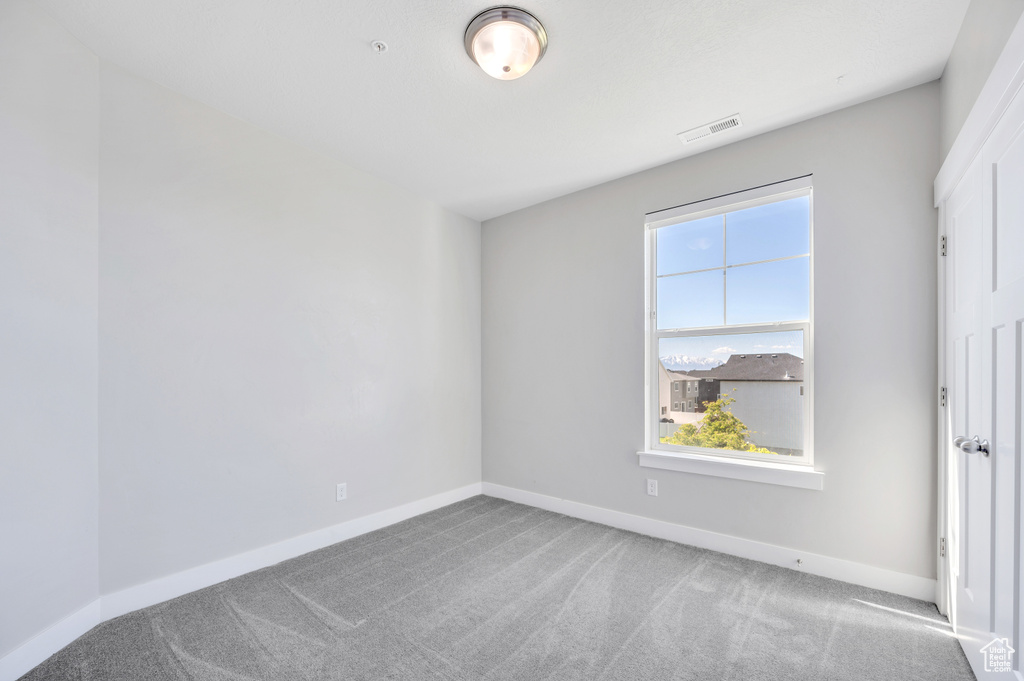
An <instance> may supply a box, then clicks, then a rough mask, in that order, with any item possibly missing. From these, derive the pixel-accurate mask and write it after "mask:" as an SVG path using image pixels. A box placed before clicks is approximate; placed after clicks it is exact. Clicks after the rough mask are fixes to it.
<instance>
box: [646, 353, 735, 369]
mask: <svg viewBox="0 0 1024 681" xmlns="http://www.w3.org/2000/svg"><path fill="white" fill-rule="evenodd" d="M661 363H662V364H664V365H665V368H666V369H668V370H669V371H694V370H696V369H714V368H715V367H717V366H722V362H721V361H719V360H717V359H715V358H713V357H690V356H689V355H668V356H666V357H662V358H661Z"/></svg>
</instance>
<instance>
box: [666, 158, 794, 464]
mask: <svg viewBox="0 0 1024 681" xmlns="http://www.w3.org/2000/svg"><path fill="white" fill-rule="evenodd" d="M648 227H649V229H650V239H651V243H650V254H651V266H650V269H649V271H650V273H651V280H650V282H649V283H650V297H651V301H652V306H651V307H652V314H651V315H650V320H651V321H650V329H649V333H648V336H649V339H650V342H651V349H650V351H649V353H648V356H649V357H650V358H651V359H652V362H653V365H652V366H651V367H649V371H650V372H651V380H650V384H651V387H652V399H651V403H652V404H653V405H656V406H655V407H654V408H653V409H651V410H650V412H651V414H650V418H651V429H652V437H651V440H652V442H651V445H652V446H653V447H654V448H656V449H670V450H673V449H674V450H680V451H694V452H696V453H703V454H708V453H710V454H717V455H726V456H739V457H745V458H756V459H769V460H776V461H786V462H789V463H810V457H809V451H808V444H809V443H808V440H809V434H810V369H811V367H810V360H811V357H810V354H811V352H810V340H811V339H810V331H811V329H810V309H811V305H810V300H811V290H810V282H811V276H810V272H811V188H810V178H802V179H799V180H791V181H788V182H785V183H780V184H778V185H772V186H769V187H762V188H758V189H756V190H751V191H749V192H742V193H739V194H734V195H731V196H729V197H726V198H724V199H716V200H714V201H708V202H701V203H696V204H691V205H690V206H686V207H683V208H680V209H672V210H670V211H662V212H661V213H655V214H652V215H650V216H648ZM783 457H784V458H783Z"/></svg>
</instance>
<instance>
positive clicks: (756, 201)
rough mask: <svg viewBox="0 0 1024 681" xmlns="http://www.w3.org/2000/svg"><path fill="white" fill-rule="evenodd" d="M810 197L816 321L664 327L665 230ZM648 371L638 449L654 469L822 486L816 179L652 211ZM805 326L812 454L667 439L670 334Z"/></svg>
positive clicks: (648, 227)
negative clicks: (662, 374) (663, 406)
mask: <svg viewBox="0 0 1024 681" xmlns="http://www.w3.org/2000/svg"><path fill="white" fill-rule="evenodd" d="M798 196H807V197H808V199H809V202H810V216H809V217H810V225H809V231H810V234H809V242H808V244H809V254H810V255H809V257H808V260H809V263H808V272H809V281H808V289H809V297H810V299H809V300H808V319H807V320H806V321H794V322H771V323H765V324H744V325H730V326H714V327H702V328H686V329H662V330H659V329H658V324H657V319H656V317H655V314H654V311H655V310H656V304H657V276H656V273H657V267H656V266H657V263H656V254H657V252H656V248H655V239H656V236H655V234H656V232H657V230H658V229H659V228H661V227H668V226H670V225H675V224H679V223H680V222H689V221H692V220H698V219H701V218H705V217H710V216H713V215H721V214H723V213H726V212H734V211H737V210H743V209H745V208H753V207H755V206H760V205H765V204H768V203H775V202H777V201H784V200H786V199H791V198H796V197H798ZM644 227H645V240H644V243H645V255H646V258H645V261H646V267H645V270H646V271H645V278H646V286H645V287H644V291H645V310H646V323H645V340H646V343H645V348H646V350H645V363H644V366H645V371H644V385H645V387H646V391H645V393H646V398H645V401H646V407H645V410H644V412H645V423H644V433H645V435H644V451H642V452H638V455H639V460H640V465H641V466H644V467H649V468H661V469H667V470H677V471H684V472H690V473H700V474H704V475H714V476H719V477H728V478H736V479H742V480H753V481H757V482H766V483H772V484H780V485H788V486H793V487H802V488H806V489H819V490H820V489H822V487H823V475H822V473H821V472H820V471H816V470H814V468H813V465H814V399H813V396H814V387H813V386H814V342H813V332H814V193H813V185H812V182H811V176H810V175H808V176H805V177H799V178H795V179H792V180H786V181H783V182H778V183H773V184H769V185H765V186H762V187H756V188H754V189H748V190H745V191H740V192H735V193H732V194H728V195H725V196H720V197H716V198H712V199H707V200H703V201H697V202H693V203H689V204H685V205H682V206H678V207H675V208H669V209H666V210H662V211H657V212H654V213H649V214H648V215H647V216H646V220H645V225H644ZM794 330H801V331H803V338H804V380H803V384H802V387H803V388H804V391H803V393H804V394H803V405H804V434H803V435H804V439H803V444H804V455H803V456H801V457H799V459H797V460H796V461H793V460H792V459H791V458H790V457H784V458H785V459H786V460H785V461H782V460H780V459H783V457H778V456H773V455H766V454H753V453H750V452H732V451H729V450H721V449H709V448H704V447H683V446H679V445H669V444H664V443H662V442H661V441H660V437H659V436H660V433H659V411H660V410H659V408H658V407H659V393H658V390H659V389H658V385H659V383H658V380H659V376H658V370H659V368H658V356H659V352H658V344H659V341H660V340H661V339H663V338H673V337H686V336H710V335H731V334H740V333H757V332H771V331H794Z"/></svg>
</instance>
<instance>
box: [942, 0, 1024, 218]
mask: <svg viewBox="0 0 1024 681" xmlns="http://www.w3.org/2000/svg"><path fill="white" fill-rule="evenodd" d="M1022 87H1024V15H1022V16H1021V17H1020V19H1018V20H1017V26H1016V27H1015V28H1014V29H1013V32H1012V33H1011V34H1010V38H1009V39H1008V40H1007V41H1006V45H1005V47H1003V51H1002V53H1000V55H999V59H997V60H996V63H995V66H993V67H992V71H991V73H989V76H988V79H987V80H986V81H985V85H984V86H982V88H981V92H980V93H978V98H977V99H976V100H974V106H972V107H971V112H970V113H969V114H967V119H966V120H965V121H964V124H963V127H961V128H960V132H959V133H958V134H957V136H956V140H955V141H954V142H953V146H952V147H951V148H950V150H949V153H948V154H946V158H945V159H943V161H942V167H941V168H939V173H938V175H936V177H935V184H934V191H935V206H936V207H938V205H939V204H940V203H941V202H942V200H943V199H945V198H946V196H947V195H948V194H949V192H951V191H953V188H954V187H956V185H957V183H958V182H959V181H960V178H961V177H963V174H964V173H965V172H966V171H967V169H968V168H969V167H970V165H971V164H970V161H971V159H973V158H974V157H975V156H977V155H978V152H980V151H981V148H982V146H983V145H984V144H985V140H987V139H988V136H989V135H990V134H991V132H992V131H993V130H994V129H995V127H996V124H997V123H998V122H999V119H1000V118H1001V117H1002V115H1003V113H1004V112H1005V111H1006V108H1007V107H1008V106H1009V105H1010V102H1011V101H1013V98H1014V95H1016V94H1017V92H1018V91H1019V90H1020V89H1021V88H1022Z"/></svg>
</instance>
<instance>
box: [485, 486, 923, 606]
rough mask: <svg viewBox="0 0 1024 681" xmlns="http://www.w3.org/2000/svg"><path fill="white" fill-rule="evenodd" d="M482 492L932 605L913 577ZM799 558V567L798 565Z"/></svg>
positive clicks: (560, 503) (495, 489) (520, 495)
mask: <svg viewBox="0 0 1024 681" xmlns="http://www.w3.org/2000/svg"><path fill="white" fill-rule="evenodd" d="M483 493H484V494H486V495H487V496H491V497H497V498H499V499H505V500H507V501H514V502H516V503H520V504H526V505H527V506H534V507H536V508H542V509H544V510H546V511H554V512H555V513H561V514H563V515H568V516H572V517H573V518H580V519H582V520H589V521H591V522H595V523H601V524H602V525H609V526H611V527H617V528H619V529H622V530H629V531H631V532H637V533H639V534H645V535H647V536H650V537H657V538H659V539H667V540H669V541H674V542H679V543H680V544H689V545H690V546H697V547H700V548H703V549H711V550H712V551H719V552H721V553H728V554H730V555H733V556H739V557H740V558H749V559H751V560H756V561H760V562H762V563H769V564H771V565H779V566H781V567H786V568H792V569H794V570H800V571H802V572H809V573H811V574H813V575H818V576H821V577H829V578H831V579H837V580H840V581H843V582H849V583H851V584H858V585H860V586H866V587H870V588H872V589H879V590H881V591H888V592H891V593H896V594H901V595H903V596H910V597H911V598H918V599H920V600H923V601H928V602H930V603H932V602H934V601H935V588H936V580H934V579H927V578H925V577H917V576H915V575H908V574H904V573H902V572H895V571H893V570H886V569H884V568H879V567H874V566H871V565H864V564H863V563H854V562H853V561H849V560H842V559H840V558H830V557H828V556H822V555H818V554H815V553H806V552H804V551H798V550H796V549H788V548H785V547H783V546H776V545H774V544H765V543H762V542H758V541H753V540H751V539H742V538H740V537H733V536H731V535H727V534H719V533H717V532H709V531H708V530H699V529H697V528H694V527H687V526H686V525H677V524H675V523H670V522H666V521H664V520H654V519H652V518H645V517H643V516H638V515H632V514H630V513H622V512H621V511H612V510H610V509H607V508H601V507H599V506H590V505H588V504H581V503H579V502H576V501H569V500H568V499H559V498H557V497H549V496H547V495H544V494H537V493H535V492H527V491H525V490H521V489H516V488H514V487H505V486H504V485H496V484H494V483H491V482H485V483H483ZM797 559H800V560H802V561H803V564H802V565H800V566H797V562H796V561H797Z"/></svg>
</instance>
